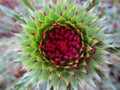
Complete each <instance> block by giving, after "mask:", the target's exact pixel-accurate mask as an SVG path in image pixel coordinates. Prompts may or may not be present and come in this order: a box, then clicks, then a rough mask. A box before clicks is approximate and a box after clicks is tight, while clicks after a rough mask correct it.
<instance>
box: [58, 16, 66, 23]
mask: <svg viewBox="0 0 120 90" xmlns="http://www.w3.org/2000/svg"><path fill="white" fill-rule="evenodd" d="M65 21H66V20H65V18H64V17H60V18H58V19H57V22H58V23H62V22H65Z"/></svg>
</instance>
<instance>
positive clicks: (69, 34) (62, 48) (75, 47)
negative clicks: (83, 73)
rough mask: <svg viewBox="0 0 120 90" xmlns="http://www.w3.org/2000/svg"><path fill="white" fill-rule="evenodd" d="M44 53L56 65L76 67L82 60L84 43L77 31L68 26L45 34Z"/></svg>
mask: <svg viewBox="0 0 120 90" xmlns="http://www.w3.org/2000/svg"><path fill="white" fill-rule="evenodd" d="M45 34H46V36H45V37H44V38H43V42H42V46H43V47H44V48H42V51H43V52H45V54H46V58H47V59H49V60H50V62H51V63H52V64H55V65H65V66H67V65H69V64H71V62H72V64H71V65H74V63H75V62H76V60H79V59H80V58H81V56H80V54H81V51H80V50H81V48H82V41H81V37H80V35H79V34H78V33H77V32H76V30H74V29H71V28H70V27H68V26H61V27H60V28H54V29H52V30H49V31H48V32H46V33H45Z"/></svg>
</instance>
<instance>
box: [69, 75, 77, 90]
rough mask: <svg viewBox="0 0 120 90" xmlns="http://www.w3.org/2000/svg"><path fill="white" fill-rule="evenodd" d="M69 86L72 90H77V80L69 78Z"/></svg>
mask: <svg viewBox="0 0 120 90" xmlns="http://www.w3.org/2000/svg"><path fill="white" fill-rule="evenodd" d="M70 84H71V86H72V87H73V90H78V86H77V85H78V80H77V79H76V78H73V77H70Z"/></svg>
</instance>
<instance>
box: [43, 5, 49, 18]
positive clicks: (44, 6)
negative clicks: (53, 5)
mask: <svg viewBox="0 0 120 90" xmlns="http://www.w3.org/2000/svg"><path fill="white" fill-rule="evenodd" d="M43 9H44V11H45V13H46V14H47V15H48V16H49V13H50V10H49V8H48V6H47V5H46V4H44V5H43Z"/></svg>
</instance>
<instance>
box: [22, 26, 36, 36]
mask: <svg viewBox="0 0 120 90" xmlns="http://www.w3.org/2000/svg"><path fill="white" fill-rule="evenodd" d="M23 29H24V30H25V31H26V32H28V33H31V34H34V33H36V32H37V30H36V29H35V28H33V27H29V26H26V27H24V28H23Z"/></svg>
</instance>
